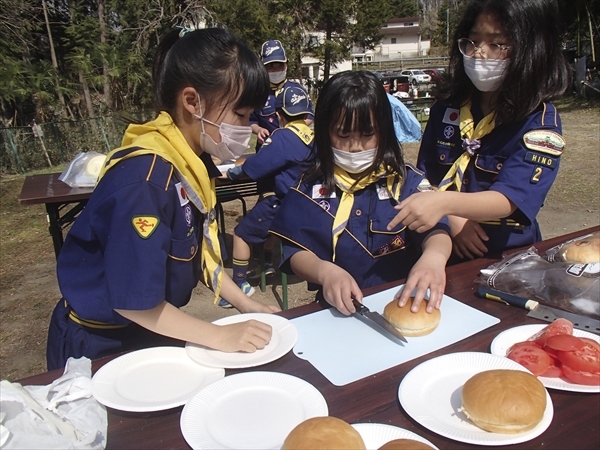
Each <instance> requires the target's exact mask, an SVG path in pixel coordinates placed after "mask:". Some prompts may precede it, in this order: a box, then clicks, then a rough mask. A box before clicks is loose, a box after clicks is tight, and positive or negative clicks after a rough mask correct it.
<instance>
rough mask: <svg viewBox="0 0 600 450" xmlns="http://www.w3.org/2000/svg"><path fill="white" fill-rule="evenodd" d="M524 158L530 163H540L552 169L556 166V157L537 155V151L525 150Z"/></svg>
mask: <svg viewBox="0 0 600 450" xmlns="http://www.w3.org/2000/svg"><path fill="white" fill-rule="evenodd" d="M524 159H525V161H527V162H530V163H532V164H540V165H543V166H546V167H549V168H551V169H554V168H555V167H556V166H558V162H557V161H556V159H554V158H552V157H550V156H544V155H538V154H537V153H533V152H527V153H526V154H525V158H524Z"/></svg>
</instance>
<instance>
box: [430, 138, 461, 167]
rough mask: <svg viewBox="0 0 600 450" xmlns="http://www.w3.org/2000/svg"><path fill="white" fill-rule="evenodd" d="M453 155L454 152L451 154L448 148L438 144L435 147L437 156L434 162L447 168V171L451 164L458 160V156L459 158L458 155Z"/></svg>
mask: <svg viewBox="0 0 600 450" xmlns="http://www.w3.org/2000/svg"><path fill="white" fill-rule="evenodd" d="M453 153H455V152H452V151H451V149H450V147H447V146H445V145H440V144H438V145H437V147H436V154H437V161H436V162H437V163H438V164H440V165H442V166H447V168H448V169H449V168H450V166H452V164H454V161H456V160H457V159H458V156H460V154H458V155H455V154H453Z"/></svg>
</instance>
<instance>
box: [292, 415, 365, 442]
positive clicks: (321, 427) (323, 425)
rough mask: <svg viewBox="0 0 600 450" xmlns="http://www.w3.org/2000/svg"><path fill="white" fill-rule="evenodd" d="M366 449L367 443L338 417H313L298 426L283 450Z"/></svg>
mask: <svg viewBox="0 0 600 450" xmlns="http://www.w3.org/2000/svg"><path fill="white" fill-rule="evenodd" d="M313 448H314V449H322V450H337V449H339V450H344V449H348V450H349V449H360V450H363V449H365V448H366V447H365V443H364V441H363V439H362V437H361V435H360V434H359V432H358V431H356V430H355V429H354V428H352V426H351V425H350V424H348V423H347V422H345V421H343V420H342V419H338V418H336V417H330V416H326V417H313V418H311V419H307V420H305V421H304V422H302V423H300V424H298V425H297V426H296V427H295V428H294V429H293V430H292V431H290V434H288V436H287V438H285V441H283V447H282V450H294V449H297V450H301V449H302V450H305V449H313Z"/></svg>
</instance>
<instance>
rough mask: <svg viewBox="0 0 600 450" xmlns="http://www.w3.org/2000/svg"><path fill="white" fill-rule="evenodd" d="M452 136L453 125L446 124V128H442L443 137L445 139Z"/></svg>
mask: <svg viewBox="0 0 600 450" xmlns="http://www.w3.org/2000/svg"><path fill="white" fill-rule="evenodd" d="M452 136H454V127H453V126H452V125H448V126H447V127H446V128H444V137H445V138H446V139H450V138H451V137H452Z"/></svg>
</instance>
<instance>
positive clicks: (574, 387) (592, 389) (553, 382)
mask: <svg viewBox="0 0 600 450" xmlns="http://www.w3.org/2000/svg"><path fill="white" fill-rule="evenodd" d="M546 326H547V325H544V324H535V325H521V326H519V327H514V328H509V329H508V330H505V331H503V332H502V333H500V334H499V335H498V336H496V337H495V338H494V340H493V341H492V345H491V348H490V350H491V352H492V355H498V356H506V352H508V349H509V348H510V347H512V346H513V345H514V344H516V343H517V342H523V341H526V340H527V339H529V338H530V337H531V336H533V335H534V334H535V333H537V332H538V331H540V330H541V329H542V328H545V327H546ZM573 336H577V337H584V338H588V339H593V340H594V341H596V342H600V336H598V335H597V334H593V333H589V332H587V331H583V330H578V329H577V328H575V329H573ZM538 378H539V379H540V381H541V382H542V384H543V385H544V386H546V387H547V388H550V389H558V390H561V391H572V392H589V393H598V392H600V386H586V385H583V384H575V383H570V382H569V381H566V380H563V379H561V378H547V377H538Z"/></svg>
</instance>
